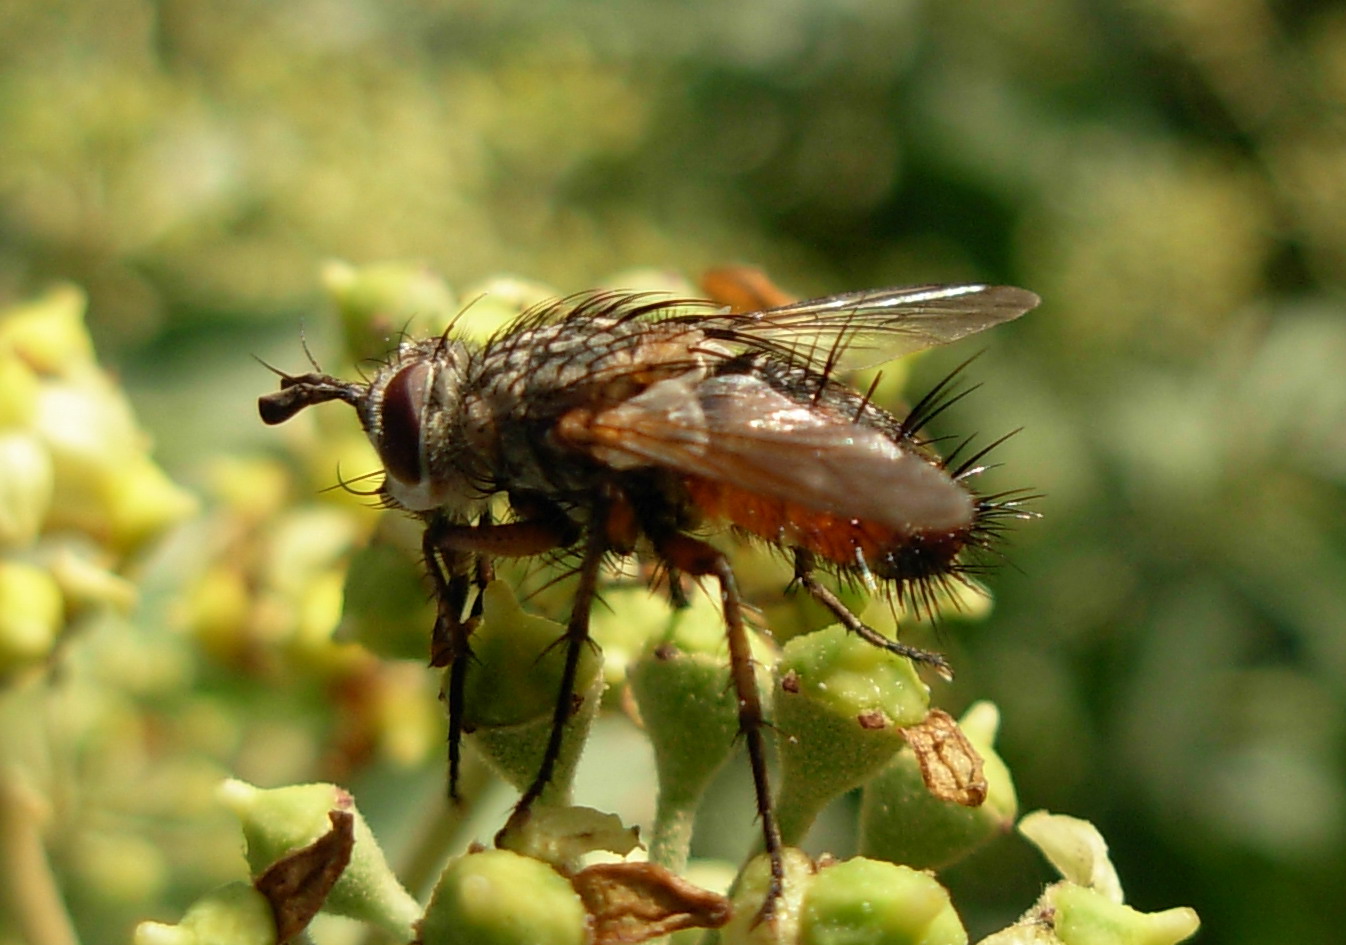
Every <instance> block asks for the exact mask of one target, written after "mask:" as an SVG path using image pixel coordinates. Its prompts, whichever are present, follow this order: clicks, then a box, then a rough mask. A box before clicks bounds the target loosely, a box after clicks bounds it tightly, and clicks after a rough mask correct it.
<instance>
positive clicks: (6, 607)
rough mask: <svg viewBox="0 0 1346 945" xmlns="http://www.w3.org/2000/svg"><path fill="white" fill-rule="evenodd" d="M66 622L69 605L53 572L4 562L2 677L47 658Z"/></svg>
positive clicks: (0, 563)
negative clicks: (66, 604) (62, 595)
mask: <svg viewBox="0 0 1346 945" xmlns="http://www.w3.org/2000/svg"><path fill="white" fill-rule="evenodd" d="M64 622H65V602H64V600H63V599H62V597H61V588H60V586H59V585H58V584H57V583H56V579H55V578H53V577H52V576H51V574H50V573H48V572H47V571H46V570H44V569H43V568H39V567H35V566H34V565H31V564H25V563H24V562H22V561H6V560H0V675H4V674H8V673H11V672H14V671H16V670H20V669H24V668H26V667H29V666H33V665H36V664H37V663H40V662H41V661H42V660H44V659H46V657H47V654H49V653H50V652H51V648H52V647H53V646H54V645H55V644H56V637H57V636H58V635H59V634H60V632H61V627H62V625H63V624H64Z"/></svg>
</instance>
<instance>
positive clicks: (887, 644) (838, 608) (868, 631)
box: [795, 548, 953, 679]
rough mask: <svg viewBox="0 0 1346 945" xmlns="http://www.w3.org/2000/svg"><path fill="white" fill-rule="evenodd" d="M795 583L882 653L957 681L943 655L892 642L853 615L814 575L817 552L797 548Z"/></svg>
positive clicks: (848, 628)
mask: <svg viewBox="0 0 1346 945" xmlns="http://www.w3.org/2000/svg"><path fill="white" fill-rule="evenodd" d="M795 580H796V581H798V582H799V585H800V587H802V588H804V590H806V591H808V592H809V596H811V597H812V598H813V599H814V600H816V601H817V602H818V603H820V604H822V605H823V606H824V607H826V608H827V609H828V610H830V611H831V612H832V616H834V617H836V618H837V621H838V622H839V623H840V624H841V625H842V626H843V627H845V628H846V629H847V630H849V631H850V632H851V633H854V634H855V635H856V636H858V637H859V638H860V639H862V640H864V641H865V642H866V643H870V644H873V645H874V646H877V647H878V648H879V649H881V650H887V651H888V652H889V653H892V654H894V655H896V656H905V657H906V658H907V659H909V660H912V661H914V662H917V663H924V664H925V665H926V666H929V667H931V668H932V669H934V670H935V672H937V673H939V674H940V676H942V677H943V678H944V679H953V667H952V666H950V665H949V661H948V660H947V659H945V658H944V655H943V654H942V653H935V652H933V651H931V650H923V649H921V648H920V647H918V646H910V645H909V644H906V643H902V642H899V641H897V640H890V639H888V638H887V637H885V636H884V635H883V634H881V633H879V632H878V631H877V630H875V629H874V628H873V627H870V626H867V625H866V624H864V623H861V621H860V618H859V617H857V616H855V614H853V613H851V610H850V608H849V607H847V606H846V605H845V604H843V603H842V602H841V599H840V598H839V597H837V595H836V594H835V593H833V592H832V589H831V588H829V587H827V586H825V585H823V584H822V583H820V582H819V581H818V577H817V575H816V574H815V573H814V559H813V552H811V551H805V550H803V549H800V548H797V549H795Z"/></svg>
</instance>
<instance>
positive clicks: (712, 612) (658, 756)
mask: <svg viewBox="0 0 1346 945" xmlns="http://www.w3.org/2000/svg"><path fill="white" fill-rule="evenodd" d="M666 625H667V626H668V631H667V632H666V633H665V634H664V635H663V636H662V637H661V638H660V639H658V640H653V641H651V642H650V644H649V646H648V647H647V648H646V649H645V651H644V652H643V653H642V654H641V655H640V656H639V657H638V658H637V659H636V660H635V661H634V662H633V663H632V664H631V666H630V667H629V669H628V672H627V680H628V685H629V686H630V687H631V693H632V695H634V696H635V700H636V706H637V708H638V710H639V712H640V719H641V722H642V724H643V725H644V727H645V732H646V734H647V735H648V736H649V739H650V743H651V745H652V746H653V748H654V761H655V768H656V771H657V773H658V777H659V806H658V810H657V812H656V815H655V823H654V832H653V835H652V838H651V842H650V859H651V861H653V862H655V863H658V864H659V865H661V866H665V867H668V868H669V869H671V870H674V871H680V870H681V869H682V867H683V866H684V865H685V863H686V861H687V854H688V850H689V848H690V845H691V834H692V826H693V821H694V820H695V817H696V809H697V806H698V804H699V803H700V800H701V796H702V794H703V793H704V792H705V790H706V787H707V785H709V783H710V780H711V778H712V777H713V776H714V774H715V772H716V771H718V770H719V769H720V766H721V765H723V764H724V762H725V760H726V759H728V757H729V756H730V754H731V753H732V752H733V750H734V742H735V738H736V736H737V735H738V699H737V696H736V694H735V692H734V687H733V685H732V684H731V683H730V679H729V664H728V662H727V660H728V649H727V645H726V643H725V631H724V618H723V616H722V615H721V613H720V609H719V608H718V607H717V606H716V605H715V603H714V602H713V601H711V600H710V599H709V597H707V596H706V595H703V594H697V595H694V596H693V597H692V601H691V606H690V607H688V608H686V609H685V610H680V611H675V612H673V614H672V615H671V617H669V618H667V624H666ZM754 643H755V644H757V646H756V647H755V648H757V649H761V644H760V642H759V641H756V640H754ZM756 660H757V662H756V665H757V666H758V667H762V669H761V670H760V671H759V673H758V690H759V692H760V693H761V694H762V695H763V697H764V698H763V702H765V701H766V698H765V697H766V696H769V694H770V693H769V690H768V687H767V686H766V682H767V680H768V679H769V676H768V675H767V671H766V669H765V668H764V667H766V666H769V665H770V663H771V661H772V657H771V656H770V655H769V654H768V653H766V652H765V651H763V652H761V653H758V654H757V655H756Z"/></svg>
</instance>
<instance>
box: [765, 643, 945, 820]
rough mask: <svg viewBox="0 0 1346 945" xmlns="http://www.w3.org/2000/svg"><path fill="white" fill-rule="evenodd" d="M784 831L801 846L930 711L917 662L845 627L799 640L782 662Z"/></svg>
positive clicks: (779, 708) (779, 724)
mask: <svg viewBox="0 0 1346 945" xmlns="http://www.w3.org/2000/svg"><path fill="white" fill-rule="evenodd" d="M777 669H778V672H779V673H780V676H781V683H780V686H779V691H778V692H777V694H776V698H775V719H774V721H775V727H776V730H777V731H778V732H779V733H780V738H779V740H778V744H779V746H780V761H781V788H780V797H779V798H778V802H777V808H778V810H779V812H780V822H781V835H782V837H783V838H784V839H785V842H786V843H798V842H799V841H800V840H802V839H803V837H804V834H805V833H807V831H808V828H809V826H810V825H811V824H812V823H813V820H814V818H815V817H816V816H817V814H818V812H819V811H820V810H822V808H823V807H824V806H825V805H826V804H827V803H828V802H829V801H831V800H832V799H833V798H834V797H836V796H837V795H839V794H841V793H843V792H845V791H848V790H850V789H851V788H853V787H855V786H856V785H858V784H861V783H863V782H864V781H865V779H867V778H869V777H871V776H872V775H873V774H874V773H875V772H877V771H878V770H879V769H880V768H882V767H883V766H884V765H885V764H887V763H888V762H889V761H890V760H891V759H892V758H893V756H894V755H895V754H896V753H897V752H898V751H899V750H900V749H901V748H902V746H903V744H904V742H903V739H902V735H901V733H900V732H899V731H898V729H899V728H901V727H904V726H907V725H912V724H915V723H916V722H919V721H920V720H921V719H923V718H924V717H925V714H926V712H927V711H928V709H929V689H928V688H927V687H926V685H925V683H923V682H921V679H920V677H919V676H917V675H916V670H915V668H914V667H913V666H912V664H911V660H909V659H906V658H904V657H899V656H894V655H893V654H891V653H888V652H886V651H884V650H882V649H880V648H878V647H876V646H874V645H872V644H870V643H867V642H866V641H864V640H862V639H860V638H859V637H857V636H855V635H854V634H851V633H848V632H847V631H846V630H845V628H843V627H841V626H840V625H833V626H831V627H828V628H826V629H823V630H819V631H816V632H814V633H810V634H805V635H804V636H800V637H796V638H795V639H793V640H791V641H790V642H789V643H788V644H786V646H785V651H784V654H783V655H782V657H781V660H780V663H779V665H778V667H777Z"/></svg>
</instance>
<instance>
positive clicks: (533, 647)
mask: <svg viewBox="0 0 1346 945" xmlns="http://www.w3.org/2000/svg"><path fill="white" fill-rule="evenodd" d="M483 593H484V600H483V602H482V603H483V610H482V622H481V625H480V626H479V627H478V628H477V630H476V632H475V633H473V634H472V652H473V660H472V665H471V666H469V667H468V671H467V685H466V687H465V688H466V693H465V699H464V722H465V723H466V725H467V727H468V729H469V730H471V731H472V733H473V734H472V736H471V737H472V741H473V744H475V745H476V747H477V748H478V749H479V750H480V751H481V753H482V754H483V755H484V756H485V757H486V760H487V761H488V762H490V764H491V766H492V767H493V768H495V769H496V771H497V772H499V774H500V775H501V777H503V778H505V779H506V780H507V781H509V783H510V784H512V785H514V786H515V787H516V788H518V789H519V790H523V789H524V788H525V787H527V786H528V785H529V784H530V783H532V780H533V778H534V776H535V775H536V774H537V771H538V767H539V765H540V764H541V759H542V754H543V749H544V748H545V746H546V744H547V739H548V737H549V736H550V733H551V724H552V715H553V712H554V710H555V706H556V697H557V692H558V691H559V689H560V683H561V673H562V669H563V667H564V664H565V655H566V646H567V644H565V643H563V642H558V641H561V640H562V638H563V637H564V636H565V628H564V627H562V626H561V625H560V624H558V623H556V622H555V621H552V620H547V619H545V618H543V617H537V616H534V615H532V614H529V613H527V612H526V611H525V610H524V609H523V608H522V607H521V606H519V602H518V599H517V598H516V597H515V596H514V591H513V590H512V589H511V588H510V587H509V585H508V584H506V583H505V582H504V581H492V582H491V583H490V584H488V585H487V587H486V590H485V591H484V592H483ZM601 668H602V658H601V656H600V655H599V654H597V653H596V652H595V650H594V647H592V646H590V645H588V644H585V646H584V648H583V649H582V651H581V652H580V661H579V667H578V670H577V672H576V677H575V694H576V695H577V696H579V697H580V698H581V700H582V701H581V703H580V706H579V708H578V710H577V711H575V712H574V713H573V714H572V715H571V717H570V719H569V721H568V722H567V724H566V731H565V738H564V740H563V741H562V743H561V757H560V759H559V760H558V761H557V765H556V771H555V773H554V775H553V776H552V779H551V782H550V783H549V785H548V789H547V792H546V794H545V795H544V798H545V799H546V800H548V801H549V802H558V803H563V799H564V798H565V797H566V796H567V795H568V791H569V785H570V780H571V777H572V775H573V774H574V770H575V764H576V762H577V761H578V760H579V754H580V750H581V749H582V748H583V746H584V740H585V737H586V736H587V734H588V729H589V724H590V723H591V722H592V721H593V716H594V713H595V712H596V711H597V710H598V705H599V702H600V700H601V699H602V686H603V677H602V673H601Z"/></svg>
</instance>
